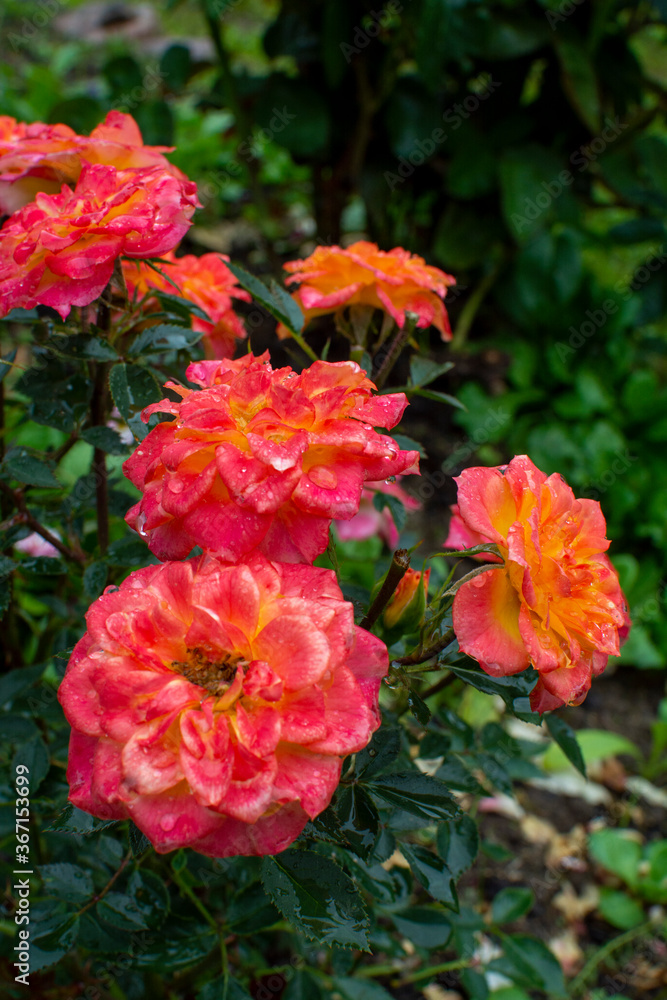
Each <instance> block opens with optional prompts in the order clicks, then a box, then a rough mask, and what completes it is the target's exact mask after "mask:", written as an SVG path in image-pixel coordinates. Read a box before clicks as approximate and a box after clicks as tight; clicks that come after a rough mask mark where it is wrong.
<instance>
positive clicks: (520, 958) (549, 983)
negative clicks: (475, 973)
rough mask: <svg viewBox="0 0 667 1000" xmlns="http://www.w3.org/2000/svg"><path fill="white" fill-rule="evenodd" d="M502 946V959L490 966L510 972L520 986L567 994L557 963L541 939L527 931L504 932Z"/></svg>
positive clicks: (556, 994) (558, 995)
mask: <svg viewBox="0 0 667 1000" xmlns="http://www.w3.org/2000/svg"><path fill="white" fill-rule="evenodd" d="M502 945H503V950H504V952H505V954H504V956H503V958H499V959H496V960H495V961H494V962H492V963H491V965H490V966H489V968H492V969H494V970H497V971H499V972H502V973H504V974H506V975H508V974H509V976H510V978H511V979H512V980H513V981H515V982H516V983H517V985H519V986H525V987H527V988H528V989H540V990H544V991H545V992H547V993H548V994H549V996H554V997H565V996H566V993H565V982H564V980H563V970H562V969H561V967H560V963H559V961H558V959H557V958H556V957H555V956H554V955H553V954H552V952H550V951H549V949H548V948H547V946H546V945H545V944H544V943H543V942H542V941H538V939H537V938H534V937H529V936H528V935H527V934H512V935H511V936H510V935H505V934H504V935H503V936H502Z"/></svg>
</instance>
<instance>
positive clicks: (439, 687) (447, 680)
mask: <svg viewBox="0 0 667 1000" xmlns="http://www.w3.org/2000/svg"><path fill="white" fill-rule="evenodd" d="M455 680H458V678H457V676H456V674H445V676H444V677H441V678H440V680H439V681H436V682H435V684H431V686H430V688H426V690H425V691H420V693H419V697H420V698H421V700H422V701H426V699H427V698H432V697H433V695H434V694H440V692H441V691H444V690H445V688H447V687H449V685H450V684H453V683H454V681H455Z"/></svg>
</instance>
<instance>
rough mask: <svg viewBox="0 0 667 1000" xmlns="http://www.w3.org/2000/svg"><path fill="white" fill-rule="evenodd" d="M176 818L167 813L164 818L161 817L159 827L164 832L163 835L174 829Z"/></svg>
mask: <svg viewBox="0 0 667 1000" xmlns="http://www.w3.org/2000/svg"><path fill="white" fill-rule="evenodd" d="M177 818H178V817H177V816H173V815H171V813H167V814H166V815H165V816H163V817H162V819H161V820H160V826H161V827H162V829H163V830H164V831H165V833H169V831H170V830H173V829H174V827H175V826H176V820H177Z"/></svg>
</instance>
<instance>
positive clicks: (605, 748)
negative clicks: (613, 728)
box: [542, 729, 640, 771]
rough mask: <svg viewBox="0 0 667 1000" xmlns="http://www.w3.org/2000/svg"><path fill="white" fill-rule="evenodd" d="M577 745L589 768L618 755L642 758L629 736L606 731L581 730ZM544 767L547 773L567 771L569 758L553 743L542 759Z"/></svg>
mask: <svg viewBox="0 0 667 1000" xmlns="http://www.w3.org/2000/svg"><path fill="white" fill-rule="evenodd" d="M577 743H578V744H579V748H580V750H581V755H582V757H583V760H584V763H585V765H586V766H587V767H589V766H590V765H591V764H592V763H593V762H594V761H598V760H605V759H607V758H608V757H615V756H616V755H617V754H628V755H630V756H632V757H639V756H640V753H639V750H638V749H637V747H636V746H635V744H634V743H633V742H632V741H631V740H629V739H628V738H627V736H621V734H620V733H611V732H608V731H607V730H605V729H579V730H577ZM542 766H543V767H544V769H545V770H546V771H562V770H567V769H568V758H567V757H566V756H565V754H564V752H563V751H562V749H561V748H560V747H559V746H557V745H556V744H554V743H552V744H551V746H550V747H548V748H547V751H546V753H545V754H544V756H543V758H542Z"/></svg>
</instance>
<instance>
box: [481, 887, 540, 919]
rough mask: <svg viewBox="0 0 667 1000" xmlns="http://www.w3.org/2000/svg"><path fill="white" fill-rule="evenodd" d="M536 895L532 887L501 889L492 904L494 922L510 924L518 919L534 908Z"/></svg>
mask: <svg viewBox="0 0 667 1000" xmlns="http://www.w3.org/2000/svg"><path fill="white" fill-rule="evenodd" d="M534 902H535V896H534V895H533V893H532V891H531V890H530V889H524V888H520V887H518V886H517V888H508V889H501V890H500V892H498V893H496V895H495V896H494V898H493V903H492V904H491V919H492V920H493V923H494V924H510V923H512V921H513V920H518V919H519V917H523V915H524V914H525V913H528V911H529V910H530V909H531V908H532V906H533V904H534Z"/></svg>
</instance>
